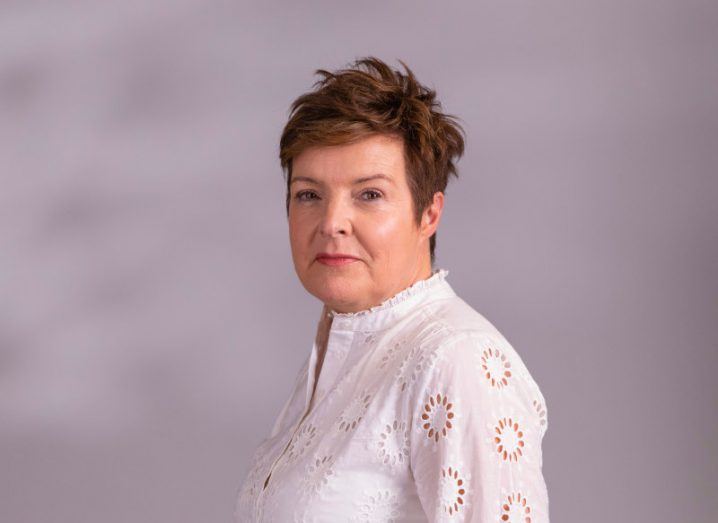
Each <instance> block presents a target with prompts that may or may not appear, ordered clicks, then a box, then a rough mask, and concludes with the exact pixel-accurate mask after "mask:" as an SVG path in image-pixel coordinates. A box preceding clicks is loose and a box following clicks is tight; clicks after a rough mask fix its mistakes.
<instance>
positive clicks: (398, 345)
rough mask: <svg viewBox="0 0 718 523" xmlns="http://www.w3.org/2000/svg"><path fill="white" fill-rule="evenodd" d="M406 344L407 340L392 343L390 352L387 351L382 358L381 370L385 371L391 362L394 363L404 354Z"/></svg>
mask: <svg viewBox="0 0 718 523" xmlns="http://www.w3.org/2000/svg"><path fill="white" fill-rule="evenodd" d="M406 343H407V340H406V339H401V340H399V341H396V342H394V343H392V344H391V347H390V348H389V350H387V351H386V352H385V353H384V355H383V356H382V357H381V361H380V362H379V368H380V369H383V368H384V367H386V366H387V365H388V364H389V363H390V362H392V361H393V360H395V359H396V358H397V357H399V354H401V353H402V352H403V350H404V347H405V346H406Z"/></svg>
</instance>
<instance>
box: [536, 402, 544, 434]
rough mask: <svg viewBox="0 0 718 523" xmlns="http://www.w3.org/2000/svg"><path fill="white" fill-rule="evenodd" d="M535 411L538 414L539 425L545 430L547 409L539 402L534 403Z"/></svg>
mask: <svg viewBox="0 0 718 523" xmlns="http://www.w3.org/2000/svg"><path fill="white" fill-rule="evenodd" d="M533 406H534V410H536V414H538V418H539V425H540V426H541V427H542V428H543V427H544V426H545V425H546V407H544V405H543V403H541V402H540V401H538V400H534V401H533Z"/></svg>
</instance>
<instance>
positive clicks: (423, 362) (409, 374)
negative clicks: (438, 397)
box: [396, 346, 437, 392]
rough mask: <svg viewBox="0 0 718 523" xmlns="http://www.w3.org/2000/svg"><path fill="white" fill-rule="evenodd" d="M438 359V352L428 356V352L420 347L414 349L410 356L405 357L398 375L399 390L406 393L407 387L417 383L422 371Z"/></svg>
mask: <svg viewBox="0 0 718 523" xmlns="http://www.w3.org/2000/svg"><path fill="white" fill-rule="evenodd" d="M436 358H437V354H436V351H430V352H428V354H427V351H425V350H422V348H421V347H419V346H414V347H412V349H411V350H410V351H409V352H408V354H407V355H406V356H404V359H403V360H402V361H401V364H400V365H399V369H398V370H397V373H396V381H397V383H398V385H399V390H400V391H401V392H404V391H405V390H406V389H407V387H409V386H410V385H412V384H413V383H414V382H415V381H416V379H417V377H418V376H419V375H420V373H421V372H422V370H424V369H426V368H429V367H430V366H431V365H432V364H433V363H434V361H435V360H436Z"/></svg>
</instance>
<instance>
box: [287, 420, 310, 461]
mask: <svg viewBox="0 0 718 523" xmlns="http://www.w3.org/2000/svg"><path fill="white" fill-rule="evenodd" d="M316 435H317V427H316V426H314V425H313V424H312V423H309V422H307V423H304V425H303V426H302V428H301V429H299V432H297V433H296V434H295V435H294V438H293V439H292V442H291V443H290V444H289V449H287V463H292V462H294V461H295V460H297V459H299V458H300V457H302V456H303V455H304V453H305V452H306V451H307V449H308V448H309V447H311V446H312V443H313V442H314V438H315V436H316Z"/></svg>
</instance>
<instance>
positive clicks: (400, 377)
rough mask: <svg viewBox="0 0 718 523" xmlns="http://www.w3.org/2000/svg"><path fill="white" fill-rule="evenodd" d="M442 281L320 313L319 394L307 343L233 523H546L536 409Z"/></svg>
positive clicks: (514, 368) (494, 337)
mask: <svg viewBox="0 0 718 523" xmlns="http://www.w3.org/2000/svg"><path fill="white" fill-rule="evenodd" d="M448 273H449V271H448V270H446V269H436V270H434V272H433V274H432V276H431V277H430V278H428V279H426V280H420V281H418V282H416V283H415V284H413V285H412V286H410V287H408V288H406V289H404V290H403V291H401V292H399V293H398V294H396V295H395V296H393V297H392V298H389V299H388V300H386V301H385V302H383V303H381V304H380V305H378V306H376V307H372V308H370V309H366V310H364V311H360V312H354V313H336V312H333V311H331V312H329V315H330V316H333V318H332V323H331V329H330V331H329V338H328V341H327V346H326V353H325V357H324V362H323V363H322V365H321V369H320V373H319V377H318V381H317V383H316V392H314V390H315V389H314V387H315V383H314V375H315V368H316V364H317V358H318V348H317V344H316V342H315V343H314V344H313V346H312V349H311V352H310V354H309V355H308V357H307V360H305V362H304V365H303V366H302V369H301V371H300V372H299V376H298V377H297V379H296V383H295V385H294V388H293V391H292V393H291V395H290V398H289V400H288V401H287V402H286V404H285V405H284V407H283V408H282V410H281V412H280V413H279V416H278V417H277V419H276V421H275V423H274V426H273V428H272V431H271V433H270V435H269V437H267V438H266V439H264V441H262V443H261V444H260V445H259V446H258V448H257V449H256V451H255V453H254V456H253V458H252V462H251V467H250V470H249V474H248V476H247V478H246V480H245V481H244V483H243V485H242V486H241V488H240V489H239V492H238V496H237V502H236V505H235V514H234V515H235V521H237V522H278V523H295V522H296V523H299V522H318V523H319V522H322V523H324V522H327V523H329V522H331V523H336V522H345V521H346V522H354V521H371V522H409V521H431V522H434V521H467V522H469V521H470V522H477V523H489V522H492V523H493V522H497V523H519V522H520V523H546V522H548V521H549V514H548V493H547V490H546V484H545V481H544V478H543V475H542V471H541V465H542V455H541V442H542V439H543V436H544V434H545V432H546V429H547V427H548V425H547V420H548V418H547V410H546V401H545V399H544V397H543V395H542V393H541V391H540V390H539V387H538V385H537V384H536V382H535V381H534V380H533V378H532V377H531V374H529V371H528V369H527V368H526V366H525V365H524V363H523V361H522V360H521V358H520V357H519V355H518V353H517V352H516V351H515V350H514V348H513V347H512V346H511V345H510V344H509V343H508V341H507V340H506V339H505V338H504V337H503V336H502V335H501V334H500V333H499V331H498V330H497V329H496V328H495V327H494V326H493V325H492V324H491V323H489V321H488V320H487V319H485V318H484V317H483V316H482V315H481V314H479V313H478V312H476V311H475V310H474V309H473V308H472V307H471V306H470V305H468V304H467V303H466V302H465V301H464V300H463V299H461V298H459V297H458V296H457V295H456V293H455V292H454V290H453V288H452V287H451V286H450V285H449V282H448V281H447V280H446V276H447V275H448ZM265 485H266V486H265Z"/></svg>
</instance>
